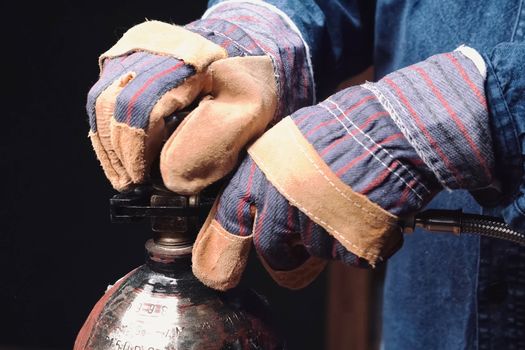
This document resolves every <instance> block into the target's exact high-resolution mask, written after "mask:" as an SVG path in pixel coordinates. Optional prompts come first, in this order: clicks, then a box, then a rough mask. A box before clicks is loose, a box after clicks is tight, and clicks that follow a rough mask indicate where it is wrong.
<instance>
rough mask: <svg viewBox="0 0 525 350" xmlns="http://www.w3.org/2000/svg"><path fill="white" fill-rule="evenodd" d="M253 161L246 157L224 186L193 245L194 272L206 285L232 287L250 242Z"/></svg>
mask: <svg viewBox="0 0 525 350" xmlns="http://www.w3.org/2000/svg"><path fill="white" fill-rule="evenodd" d="M255 170H256V169H255V163H254V162H253V161H251V162H250V159H248V158H246V159H245V160H244V161H243V163H242V164H241V165H240V166H239V169H238V170H237V172H236V173H235V175H234V176H233V178H232V179H231V181H230V182H229V183H228V185H227V186H226V187H225V188H224V191H223V192H222V194H221V195H220V197H219V198H218V200H217V201H216V203H215V206H214V208H213V209H212V211H211V212H210V214H209V215H208V219H207V220H206V223H205V224H204V226H203V227H202V229H201V230H200V232H199V234H198V236H197V240H196V242H195V244H194V245H193V257H192V259H193V273H194V274H195V275H196V276H197V277H198V278H199V279H200V280H201V281H202V282H203V283H204V284H206V285H208V286H210V287H212V288H215V289H219V290H226V289H230V288H233V287H235V286H236V285H237V284H238V283H239V280H240V278H241V275H242V273H243V271H244V269H245V267H246V263H247V259H248V254H249V251H250V248H251V245H252V224H253V217H254V215H255V211H254V209H253V210H252V208H253V205H252V204H253V199H254V198H253V195H254V193H255V192H256V191H257V183H255V182H254V173H255Z"/></svg>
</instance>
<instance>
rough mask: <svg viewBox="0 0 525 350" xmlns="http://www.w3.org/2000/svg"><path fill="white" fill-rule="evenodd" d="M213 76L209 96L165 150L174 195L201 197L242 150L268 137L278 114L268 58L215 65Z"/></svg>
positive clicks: (165, 166) (163, 169)
mask: <svg viewBox="0 0 525 350" xmlns="http://www.w3.org/2000/svg"><path fill="white" fill-rule="evenodd" d="M209 72H210V75H211V82H212V86H211V97H210V98H208V99H205V100H204V101H201V103H200V104H199V106H198V107H197V108H196V109H195V110H194V111H193V112H192V113H190V114H189V115H188V116H187V117H186V119H185V120H184V122H183V123H182V124H181V125H180V126H179V127H178V128H177V130H176V131H175V132H174V133H173V134H172V135H171V137H170V138H169V140H168V141H167V142H166V144H165V145H164V147H163V149H162V153H161V159H160V166H161V174H162V178H163V180H164V183H165V184H166V186H167V187H168V188H169V189H170V190H172V191H175V192H179V193H184V194H191V193H196V192H199V191H200V190H201V189H203V188H204V187H206V186H208V185H209V184H211V183H213V182H215V181H216V180H218V179H220V178H222V177H223V176H224V175H226V174H227V173H229V172H230V171H231V170H232V169H233V168H234V167H235V165H236V164H237V160H238V155H239V153H240V152H241V150H242V149H243V147H244V146H245V145H246V144H247V143H248V142H250V141H252V140H254V139H255V138H256V137H258V136H260V135H261V134H262V133H263V132H264V130H265V129H266V127H267V126H268V124H269V123H270V122H271V120H272V118H273V117H274V114H275V110H276V106H277V97H276V96H277V95H276V87H275V79H274V75H273V65H272V63H271V59H270V58H269V57H266V56H251V57H232V58H227V59H223V60H220V61H216V62H214V63H213V64H211V66H210V69H209Z"/></svg>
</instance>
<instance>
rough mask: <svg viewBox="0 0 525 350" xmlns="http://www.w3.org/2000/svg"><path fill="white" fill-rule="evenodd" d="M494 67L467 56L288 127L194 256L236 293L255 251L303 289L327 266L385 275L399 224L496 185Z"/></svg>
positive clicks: (262, 142)
mask: <svg viewBox="0 0 525 350" xmlns="http://www.w3.org/2000/svg"><path fill="white" fill-rule="evenodd" d="M484 74H485V73H484V63H483V60H482V59H481V56H479V54H477V52H476V51H474V50H473V49H470V48H468V47H462V48H460V49H459V50H457V51H454V52H452V53H446V54H440V55H436V56H433V57H431V58H429V59H428V60H426V61H423V62H421V63H418V64H415V65H413V66H410V67H407V68H404V69H401V70H399V71H396V72H394V73H392V74H389V75H387V76H386V77H384V78H383V79H381V80H380V81H379V82H377V83H366V84H364V85H361V86H357V87H351V88H348V89H346V90H343V91H341V92H338V93H336V94H335V95H333V96H331V97H329V98H328V99H326V100H325V101H323V102H321V103H319V104H317V105H315V106H311V107H306V108H303V109H300V110H298V111H297V112H295V113H293V114H292V115H291V116H289V117H287V118H284V119H283V120H282V121H281V122H279V123H278V124H277V125H275V126H274V127H272V128H271V129H270V130H269V131H267V132H266V133H265V134H264V135H263V136H262V137H261V138H259V139H258V140H257V141H255V142H254V143H253V144H252V145H250V147H249V148H248V156H247V157H246V158H245V159H244V160H243V161H242V163H241V164H240V166H239V168H238V169H237V171H236V172H235V174H234V175H233V177H232V179H231V181H230V182H229V184H228V185H227V186H226V187H225V189H224V191H223V193H222V195H221V196H220V197H219V198H218V199H217V201H216V203H215V206H214V208H213V209H212V212H211V213H210V216H209V217H208V219H207V221H206V223H205V225H204V226H203V228H202V230H201V231H200V232H199V235H198V237H197V240H196V242H195V245H194V248H193V272H194V273H195V275H196V276H197V277H198V278H199V279H200V280H201V281H203V282H204V283H205V284H206V285H208V286H210V287H213V288H216V289H220V290H226V289H229V288H232V287H234V286H235V285H236V284H237V283H238V281H239V279H240V277H241V274H242V272H243V270H244V268H245V265H246V260H247V256H248V254H249V251H250V249H251V246H252V244H253V245H254V246H255V249H256V252H257V255H258V256H259V258H260V260H261V261H262V264H263V265H264V267H265V268H266V270H267V271H268V272H269V273H270V275H271V276H272V277H273V278H274V279H275V280H276V282H277V283H279V284H280V285H282V286H285V287H288V288H292V289H296V288H302V287H304V286H306V285H307V284H308V283H310V282H311V281H312V280H313V279H314V278H315V277H316V276H317V275H318V274H319V273H320V272H321V271H322V269H323V267H324V265H325V262H326V261H327V260H328V259H335V260H340V261H343V262H344V263H346V264H349V265H356V266H376V265H377V264H378V263H381V262H382V261H384V260H385V259H386V258H388V257H389V256H391V255H392V254H393V253H394V252H395V251H396V250H397V249H398V248H399V247H400V246H401V244H402V232H401V228H400V219H401V218H403V217H405V216H407V215H410V214H413V213H415V212H417V211H418V210H420V209H421V208H422V207H423V206H425V204H426V203H427V202H428V201H429V200H430V199H431V198H432V197H433V196H434V195H435V194H436V193H437V192H438V191H440V190H441V189H442V188H447V189H456V188H464V189H478V188H483V187H485V186H487V185H489V184H491V182H492V180H493V170H494V159H493V152H492V145H491V143H492V142H491V136H490V132H489V130H488V125H489V124H488V113H487V105H486V102H485V95H484V87H483V83H484V79H485V78H484Z"/></svg>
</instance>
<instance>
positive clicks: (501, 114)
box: [484, 43, 525, 231]
mask: <svg viewBox="0 0 525 350" xmlns="http://www.w3.org/2000/svg"><path fill="white" fill-rule="evenodd" d="M484 59H485V62H486V63H487V80H486V83H485V84H486V87H485V89H486V94H487V99H488V106H489V110H490V114H491V116H490V122H491V128H492V133H493V142H494V152H495V157H496V164H497V167H496V177H497V178H498V179H500V181H501V187H502V197H501V198H500V201H499V202H500V206H501V207H502V210H501V214H502V216H503V218H504V219H505V221H506V222H507V223H508V224H509V225H511V226H512V227H514V228H515V229H517V230H520V231H525V176H524V173H525V172H524V169H525V162H524V155H525V154H524V152H523V149H524V146H525V137H524V136H525V43H502V44H499V45H497V46H496V47H495V48H494V49H492V50H491V51H488V52H485V53H484Z"/></svg>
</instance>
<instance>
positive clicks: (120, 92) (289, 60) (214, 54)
mask: <svg viewBox="0 0 525 350" xmlns="http://www.w3.org/2000/svg"><path fill="white" fill-rule="evenodd" d="M277 33H278V34H279V35H276V34H277ZM308 60H309V58H308V57H307V54H306V48H305V44H304V42H303V40H302V38H301V36H300V34H299V32H298V30H297V29H293V28H291V27H290V26H289V25H288V22H287V21H286V19H285V18H283V17H281V14H278V13H277V12H274V11H272V10H271V7H268V6H260V5H256V4H250V3H242V4H235V5H231V4H228V3H226V4H220V5H219V6H216V7H215V8H214V9H213V10H211V11H209V12H208V13H207V15H206V18H204V19H201V20H198V21H195V22H193V23H190V24H189V25H187V26H185V27H184V28H183V27H177V26H174V25H170V24H166V23H162V22H157V21H149V22H145V23H142V24H139V25H137V26H135V27H133V28H131V29H130V30H129V31H128V32H126V33H125V34H124V36H123V37H122V38H121V39H120V40H119V41H118V42H117V43H116V45H115V46H114V47H112V48H111V49H110V50H108V51H107V52H106V53H104V54H103V55H101V57H100V68H101V75H100V79H99V81H98V82H97V83H96V84H95V85H94V86H93V87H92V89H91V90H90V92H89V94H88V102H87V112H88V115H89V122H90V126H91V131H90V138H91V140H92V144H93V147H94V149H95V152H96V154H97V156H98V158H99V160H100V162H101V164H102V167H103V169H104V172H105V174H106V176H107V177H108V179H109V180H110V181H111V183H112V185H113V187H114V188H116V189H117V190H121V191H122V190H125V189H126V188H128V187H129V186H130V185H133V184H138V183H143V182H145V181H147V180H148V175H149V170H150V167H151V164H152V162H153V160H154V159H155V158H156V157H157V156H158V155H159V153H160V149H161V147H163V149H162V153H161V158H160V167H161V174H162V177H163V180H164V183H165V184H166V186H167V187H168V188H169V189H171V190H173V191H175V192H178V193H182V194H190V193H196V192H198V191H200V190H201V189H202V188H204V187H205V186H207V185H209V184H211V183H212V182H214V181H216V180H218V179H220V178H221V177H223V176H224V175H225V174H227V173H228V172H230V171H231V170H232V168H233V167H234V166H235V165H236V164H237V163H238V154H239V152H240V151H241V149H242V148H243V146H244V145H245V144H246V143H248V142H250V141H252V140H254V139H255V138H257V137H258V136H260V135H261V134H262V133H263V132H264V130H265V129H266V128H267V126H268V125H269V124H270V123H272V122H276V121H278V120H279V119H280V118H281V117H282V116H283V115H286V114H287V113H290V112H291V111H293V110H295V109H297V108H299V107H301V106H303V105H305V104H307V103H311V100H312V98H313V87H312V86H313V81H312V75H311V72H310V69H311V67H310V66H309V62H308ZM291 86H294V89H292V88H291ZM297 86H300V88H299V89H298V88H297ZM199 101H200V103H199V104H198V107H197V108H195V109H194V110H193V112H192V113H190V114H189V115H188V116H187V117H186V118H185V120H184V121H183V122H182V123H181V124H180V125H179V126H178V127H177V129H176V131H175V132H174V133H173V134H172V135H171V136H170V135H168V128H167V121H168V120H169V119H170V118H171V117H172V116H173V115H174V114H175V113H176V112H177V111H180V110H182V109H184V108H186V107H187V106H189V105H191V104H192V103H194V102H199ZM168 137H169V139H168ZM166 139H167V141H166ZM164 141H166V142H165V144H164ZM163 144H164V146H163Z"/></svg>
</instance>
